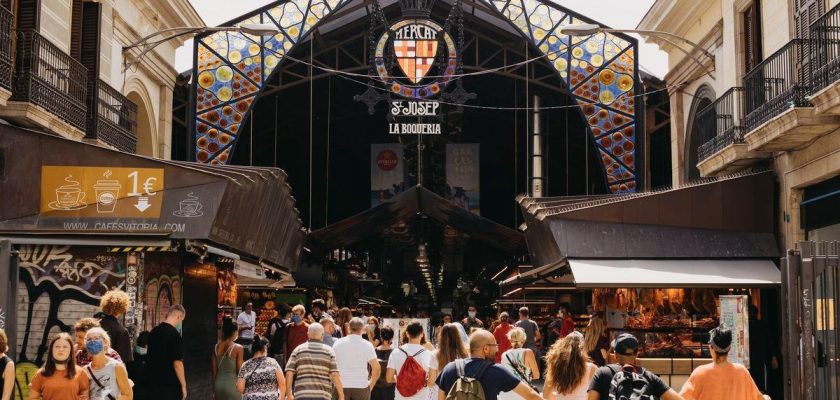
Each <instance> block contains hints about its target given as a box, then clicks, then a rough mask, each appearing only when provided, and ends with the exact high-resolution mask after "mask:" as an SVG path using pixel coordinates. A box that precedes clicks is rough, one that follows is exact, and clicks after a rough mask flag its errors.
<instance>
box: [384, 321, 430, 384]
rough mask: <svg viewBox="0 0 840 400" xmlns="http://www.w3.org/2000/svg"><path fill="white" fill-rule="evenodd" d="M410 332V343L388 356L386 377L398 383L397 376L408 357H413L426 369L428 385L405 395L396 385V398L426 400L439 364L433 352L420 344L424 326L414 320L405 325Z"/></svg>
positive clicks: (408, 332)
mask: <svg viewBox="0 0 840 400" xmlns="http://www.w3.org/2000/svg"><path fill="white" fill-rule="evenodd" d="M405 331H406V333H407V334H408V343H406V344H404V345H402V346H400V347H399V348H398V349H396V350H394V351H392V352H391V356H390V357H389V358H388V370H387V371H386V375H385V379H386V380H387V381H388V382H389V383H396V382H397V377H398V376H399V374H400V371H401V370H402V368H403V365H404V364H405V362H406V360H407V359H408V357H413V358H414V360H415V361H417V363H418V364H420V366H421V367H423V370H424V371H426V385H425V386H424V387H423V388H422V389H420V391H419V392H417V393H416V394H414V395H412V396H410V397H405V396H403V395H402V394H401V393H400V391H399V390H398V389H397V387H396V386H394V392H395V393H394V399H395V400H425V399H428V398H429V389H430V387H431V386H434V384H435V377H436V375H437V364H436V361H435V357H434V356H433V355H432V352H430V351H428V350H426V349H425V348H424V347H423V345H422V344H420V342H421V340H422V338H423V326H422V325H420V323H419V322H416V321H415V322H412V323H410V324H408V326H406V327H405Z"/></svg>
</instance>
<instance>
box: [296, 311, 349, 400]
mask: <svg viewBox="0 0 840 400" xmlns="http://www.w3.org/2000/svg"><path fill="white" fill-rule="evenodd" d="M308 334H309V341H308V342H306V343H304V344H302V345H300V346H298V347H297V348H296V349H295V350H294V351H292V354H291V355H290V356H289V362H288V364H286V393H287V398H288V400H295V399H297V400H330V399H332V395H333V386H332V385H333V384H334V385H335V388H336V391H337V392H338V393H337V400H344V393H343V392H344V390H343V388H342V387H341V377H340V376H339V374H338V365H337V364H336V361H335V352H333V349H332V347H330V346H327V345H325V344H324V343H323V339H324V326H323V325H321V324H319V323H317V322H316V323H313V324H310V325H309V330H308ZM331 381H332V384H331Z"/></svg>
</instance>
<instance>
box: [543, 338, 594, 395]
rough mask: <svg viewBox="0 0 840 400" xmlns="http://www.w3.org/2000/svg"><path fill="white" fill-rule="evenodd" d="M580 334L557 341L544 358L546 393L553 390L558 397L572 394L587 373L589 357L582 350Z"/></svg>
mask: <svg viewBox="0 0 840 400" xmlns="http://www.w3.org/2000/svg"><path fill="white" fill-rule="evenodd" d="M583 345H584V344H583V339H582V338H581V335H580V334H571V335H568V336H566V337H565V338H563V339H560V340H558V341H557V342H555V343H554V345H552V346H551V349H550V350H549V351H548V354H547V355H546V356H545V362H546V369H547V371H546V375H545V388H546V391H548V390H554V391H556V392H557V393H558V394H560V395H566V394H570V393H572V391H574V390H575V388H577V387H578V385H580V383H581V381H583V379H584V378H585V376H586V373H587V369H588V367H587V362H588V360H589V357H588V356H587V355H586V353H585V352H584V349H583Z"/></svg>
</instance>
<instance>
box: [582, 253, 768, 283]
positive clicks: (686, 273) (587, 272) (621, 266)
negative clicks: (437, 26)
mask: <svg viewBox="0 0 840 400" xmlns="http://www.w3.org/2000/svg"><path fill="white" fill-rule="evenodd" d="M567 262H568V263H569V266H570V267H571V269H572V275H573V276H574V280H575V286H576V287H578V288H601V287H634V288H636V287H641V288H644V287H648V288H679V287H720V288H746V287H770V286H778V285H781V281H782V279H781V278H782V277H781V272H780V271H779V268H777V267H776V265H775V264H773V262H772V261H770V260H766V259H765V260H685V259H668V260H663V259H657V260H642V259H630V260H628V259H569V260H567Z"/></svg>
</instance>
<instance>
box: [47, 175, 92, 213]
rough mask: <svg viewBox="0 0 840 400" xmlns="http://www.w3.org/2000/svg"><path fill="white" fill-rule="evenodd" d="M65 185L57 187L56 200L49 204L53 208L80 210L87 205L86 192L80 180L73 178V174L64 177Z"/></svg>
mask: <svg viewBox="0 0 840 400" xmlns="http://www.w3.org/2000/svg"><path fill="white" fill-rule="evenodd" d="M64 182H65V184H64V185H61V186H59V187H57V188H56V189H55V201H54V202H52V203H50V204H49V207H50V208H52V209H53V210H80V209H82V208H85V207H87V204H85V203H84V202H83V201H84V199H85V192H83V191H82V185H81V184H79V181H77V180H75V179H73V175H67V177H66V178H64Z"/></svg>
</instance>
